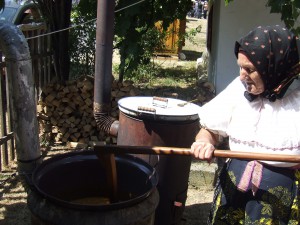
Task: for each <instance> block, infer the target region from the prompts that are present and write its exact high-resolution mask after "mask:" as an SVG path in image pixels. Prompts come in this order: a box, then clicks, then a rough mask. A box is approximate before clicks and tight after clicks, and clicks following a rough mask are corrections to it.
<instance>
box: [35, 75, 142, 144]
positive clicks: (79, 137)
mask: <svg viewBox="0 0 300 225" xmlns="http://www.w3.org/2000/svg"><path fill="white" fill-rule="evenodd" d="M137 94H138V89H136V88H135V87H134V86H133V82H130V81H124V82H118V81H115V80H114V81H113V84H112V92H111V96H112V101H111V115H110V116H112V117H115V118H116V119H118V115H119V111H118V105H117V104H118V100H119V99H120V98H122V97H125V96H134V95H137ZM93 95H94V79H93V77H88V76H85V77H82V78H79V79H77V80H73V81H68V82H67V83H66V84H64V85H62V84H59V83H51V84H49V85H47V86H46V87H44V88H43V90H42V93H41V95H40V99H39V102H38V105H37V112H38V119H39V127H40V132H39V133H40V139H41V141H45V142H52V141H54V142H61V143H71V142H75V143H86V144H88V143H90V142H97V141H106V139H107V138H108V137H107V136H106V134H104V133H103V132H101V131H100V130H99V129H98V128H97V125H96V121H95V119H94V114H93Z"/></svg>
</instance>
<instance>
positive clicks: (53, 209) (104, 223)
mask: <svg viewBox="0 0 300 225" xmlns="http://www.w3.org/2000/svg"><path fill="white" fill-rule="evenodd" d="M115 160H116V169H117V171H118V182H117V184H118V201H115V202H107V198H106V196H109V194H108V192H109V190H108V186H107V176H106V169H105V167H103V165H102V164H101V163H100V160H99V159H98V158H97V156H96V155H95V152H94V151H89V150H83V151H76V152H72V153H66V154H61V155H58V156H54V157H52V158H50V159H48V160H45V161H44V162H43V163H42V164H41V165H40V166H38V167H37V168H36V170H35V171H34V173H33V174H32V178H31V189H30V191H29V194H28V199H27V202H28V208H29V210H30V211H31V218H32V221H31V224H32V225H41V224H43V225H100V224H101V225H121V224H128V225H135V224H139V225H153V224H154V220H155V209H156V207H157V205H158V201H159V194H158V191H157V188H156V185H157V180H158V178H157V175H156V171H155V169H154V168H153V167H151V166H150V165H149V164H148V163H146V162H144V161H143V160H142V159H139V158H137V157H134V156H132V155H122V156H116V157H115Z"/></svg>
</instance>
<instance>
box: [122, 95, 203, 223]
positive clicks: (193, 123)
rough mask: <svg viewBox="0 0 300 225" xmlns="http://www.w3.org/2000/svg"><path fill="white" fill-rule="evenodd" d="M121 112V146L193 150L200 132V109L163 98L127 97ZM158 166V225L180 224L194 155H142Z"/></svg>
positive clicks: (154, 165) (156, 221) (181, 101)
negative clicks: (194, 142) (169, 147)
mask: <svg viewBox="0 0 300 225" xmlns="http://www.w3.org/2000/svg"><path fill="white" fill-rule="evenodd" d="M118 106H119V109H120V115H119V123H120V125H119V130H118V136H117V144H118V145H129V146H172V147H183V148H189V147H190V146H191V144H192V143H193V141H194V138H195V136H196V134H197V132H198V131H199V129H200V126H199V116H198V110H199V108H200V107H199V106H198V105H195V104H192V103H188V102H186V101H183V100H179V99H173V98H160V97H144V96H143V97H142V96H141V97H139V96H138V97H126V98H122V99H120V100H119V102H118ZM138 157H140V158H142V159H143V160H145V161H146V162H147V163H149V164H150V165H151V166H153V167H155V168H156V170H157V172H158V176H159V181H158V185H157V188H158V192H159V195H160V202H159V204H158V207H157V209H156V213H155V216H156V218H155V224H156V225H169V224H178V223H180V221H181V218H182V214H183V211H184V208H185V201H186V198H187V190H188V179H189V172H190V166H191V160H192V158H191V156H182V155H181V156H180V155H172V156H165V155H159V156H158V155H144V154H142V155H138Z"/></svg>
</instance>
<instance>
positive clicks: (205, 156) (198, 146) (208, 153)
mask: <svg viewBox="0 0 300 225" xmlns="http://www.w3.org/2000/svg"><path fill="white" fill-rule="evenodd" d="M214 150H215V147H214V146H213V145H212V144H211V143H209V142H204V141H195V142H194V143H193V144H192V146H191V152H192V153H193V154H194V156H195V157H196V158H199V159H201V160H206V161H207V162H209V163H210V162H211V161H212V159H213V153H214Z"/></svg>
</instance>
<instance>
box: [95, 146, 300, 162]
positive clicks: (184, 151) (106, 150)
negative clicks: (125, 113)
mask: <svg viewBox="0 0 300 225" xmlns="http://www.w3.org/2000/svg"><path fill="white" fill-rule="evenodd" d="M94 151H95V152H96V154H97V155H104V154H125V153H129V154H148V155H151V154H152V155H153V154H156V155H192V152H191V151H190V149H189V148H176V147H160V146H154V147H150V146H127V145H95V146H94ZM214 157H220V158H236V159H246V160H264V161H278V162H293V163H300V155H283V154H267V153H253V152H243V151H230V150H215V151H214Z"/></svg>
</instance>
